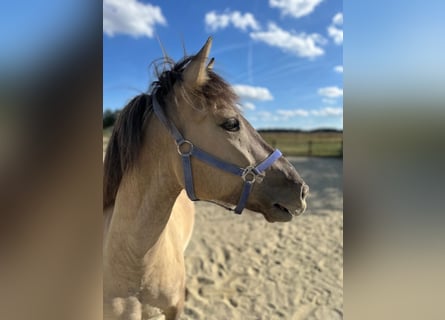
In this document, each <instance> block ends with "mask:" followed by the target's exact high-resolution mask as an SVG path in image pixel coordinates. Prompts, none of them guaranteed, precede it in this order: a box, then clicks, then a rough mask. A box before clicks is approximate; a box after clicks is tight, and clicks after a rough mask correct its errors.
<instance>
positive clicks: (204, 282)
mask: <svg viewBox="0 0 445 320" xmlns="http://www.w3.org/2000/svg"><path fill="white" fill-rule="evenodd" d="M291 162H292V164H294V166H295V167H296V168H297V170H298V171H299V172H300V174H301V176H302V177H303V179H305V181H307V182H308V184H309V185H310V187H311V196H310V198H309V199H308V210H307V212H306V213H305V214H304V215H303V216H300V217H296V218H294V219H293V220H292V221H291V222H288V223H274V224H270V223H268V222H266V221H265V220H264V218H263V217H262V216H261V215H259V214H255V213H252V212H247V211H246V212H244V213H243V214H242V215H241V216H237V215H234V214H233V213H230V212H228V211H226V210H224V209H221V208H218V207H216V206H215V205H212V204H208V203H197V204H196V207H197V211H196V221H195V229H194V234H193V237H192V240H191V242H190V244H189V247H188V249H187V250H186V253H185V259H186V271H187V292H188V293H187V300H186V304H185V305H186V308H185V313H184V315H183V316H182V317H181V319H243V320H244V319H320V320H326V319H328V320H331V319H333V320H335V319H342V317H343V212H342V210H343V192H342V175H343V161H342V160H341V159H323V158H293V159H292V161H291Z"/></svg>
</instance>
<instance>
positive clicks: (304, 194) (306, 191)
mask: <svg viewBox="0 0 445 320" xmlns="http://www.w3.org/2000/svg"><path fill="white" fill-rule="evenodd" d="M308 194H309V186H308V185H307V184H304V185H303V186H302V187H301V200H304V199H306V197H307V195H308Z"/></svg>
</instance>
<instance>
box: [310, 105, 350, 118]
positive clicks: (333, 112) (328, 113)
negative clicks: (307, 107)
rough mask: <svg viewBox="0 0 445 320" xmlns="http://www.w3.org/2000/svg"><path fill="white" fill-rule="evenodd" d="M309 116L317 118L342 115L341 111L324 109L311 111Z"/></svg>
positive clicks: (340, 109)
mask: <svg viewBox="0 0 445 320" xmlns="http://www.w3.org/2000/svg"><path fill="white" fill-rule="evenodd" d="M311 114H313V115H314V116H319V117H329V116H340V115H342V114H343V109H342V108H332V107H326V108H323V109H318V110H311Z"/></svg>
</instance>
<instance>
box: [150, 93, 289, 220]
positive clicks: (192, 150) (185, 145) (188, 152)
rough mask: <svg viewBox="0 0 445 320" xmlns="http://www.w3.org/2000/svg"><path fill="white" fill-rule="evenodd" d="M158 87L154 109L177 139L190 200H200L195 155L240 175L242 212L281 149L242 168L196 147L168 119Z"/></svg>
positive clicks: (240, 210)
mask: <svg viewBox="0 0 445 320" xmlns="http://www.w3.org/2000/svg"><path fill="white" fill-rule="evenodd" d="M156 91H157V90H156V89H154V90H153V92H152V101H153V111H154V113H155V114H156V116H157V117H158V119H159V120H160V121H161V122H162V123H163V124H164V125H165V127H166V128H167V129H168V131H170V133H171V135H172V136H173V138H174V139H175V142H176V146H177V149H178V153H179V155H180V156H181V159H182V166H183V170H184V182H185V190H186V191H187V195H188V197H189V198H190V200H193V201H196V200H199V199H198V198H197V197H196V195H195V188H194V186H193V173H192V162H191V157H192V156H193V157H195V158H197V159H199V160H201V161H202V162H205V163H207V164H209V165H211V166H213V167H216V168H218V169H221V170H223V171H226V172H229V173H231V174H234V175H237V176H240V177H241V179H242V180H243V181H244V182H243V189H242V191H241V196H240V199H239V201H238V204H237V205H236V207H235V209H229V208H228V209H229V210H233V211H234V212H235V213H237V214H241V212H242V211H243V209H244V208H245V206H246V203H247V199H248V198H249V195H250V192H251V190H252V186H253V184H254V183H255V181H256V180H259V179H258V178H259V177H261V176H262V174H263V172H264V171H265V170H266V169H267V168H269V167H270V166H271V165H272V164H273V163H274V162H275V161H276V160H278V158H280V157H281V155H282V154H281V152H280V150H278V149H276V150H275V151H274V152H272V153H271V154H270V155H269V156H268V157H267V158H266V159H265V160H263V161H262V162H260V163H259V164H258V165H256V166H248V167H246V168H240V167H239V166H237V165H234V164H231V163H228V162H225V161H222V160H220V159H218V158H216V157H214V156H212V155H211V154H208V153H207V152H205V151H203V150H201V149H200V148H198V147H196V146H195V145H194V144H193V143H192V142H190V141H189V140H186V139H184V137H183V136H182V134H181V133H180V132H179V130H178V129H177V128H176V126H175V125H174V124H173V123H172V122H170V121H168V119H167V117H166V115H165V113H164V110H163V109H162V108H161V106H160V105H159V102H158V100H157V99H156Z"/></svg>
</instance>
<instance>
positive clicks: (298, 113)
mask: <svg viewBox="0 0 445 320" xmlns="http://www.w3.org/2000/svg"><path fill="white" fill-rule="evenodd" d="M277 114H278V115H280V116H282V117H284V118H285V119H288V118H293V117H307V116H308V115H309V112H308V111H306V110H303V109H293V110H277Z"/></svg>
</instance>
